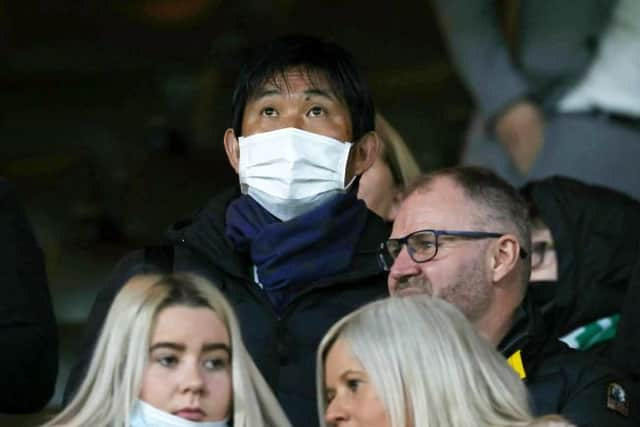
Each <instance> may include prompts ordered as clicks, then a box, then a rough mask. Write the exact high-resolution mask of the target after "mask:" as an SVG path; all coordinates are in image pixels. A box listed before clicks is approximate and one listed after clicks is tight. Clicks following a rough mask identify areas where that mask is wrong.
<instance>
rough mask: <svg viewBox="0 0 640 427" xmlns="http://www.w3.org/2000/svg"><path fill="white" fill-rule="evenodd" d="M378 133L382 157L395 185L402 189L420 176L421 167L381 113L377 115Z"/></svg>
mask: <svg viewBox="0 0 640 427" xmlns="http://www.w3.org/2000/svg"><path fill="white" fill-rule="evenodd" d="M375 123H376V133H377V134H378V136H379V137H380V139H381V140H382V146H381V147H380V150H382V151H381V152H382V157H383V159H384V160H385V161H386V162H387V164H388V165H389V169H390V170H391V175H392V176H393V180H394V183H395V184H396V185H397V186H398V187H399V188H402V187H404V186H405V185H407V184H408V183H409V182H411V181H412V180H413V179H414V178H415V177H417V176H418V175H420V166H418V162H417V161H416V158H415V157H414V156H413V154H412V153H411V150H410V149H409V146H408V145H407V143H406V142H405V140H404V138H402V136H401V135H400V133H399V132H398V131H397V130H396V129H395V128H394V127H393V126H391V124H390V123H389V122H388V121H387V119H385V118H384V116H383V115H382V114H380V113H377V114H376V118H375Z"/></svg>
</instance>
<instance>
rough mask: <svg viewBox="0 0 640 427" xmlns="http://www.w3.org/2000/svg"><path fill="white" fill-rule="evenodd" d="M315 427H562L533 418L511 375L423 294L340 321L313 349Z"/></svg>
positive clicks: (461, 323)
mask: <svg viewBox="0 0 640 427" xmlns="http://www.w3.org/2000/svg"><path fill="white" fill-rule="evenodd" d="M317 366H318V367H317V384H318V410H319V412H320V415H321V418H324V420H325V421H324V422H323V424H322V425H323V426H325V427H326V426H332V427H340V426H346V425H349V426H351V427H364V426H367V427H501V426H504V427H507V426H509V427H518V426H541V427H542V426H545V427H551V426H554V427H556V426H557V427H567V426H569V424H567V423H566V422H565V421H563V420H562V418H559V417H555V416H552V417H548V418H540V419H534V418H533V417H532V416H531V414H530V412H529V406H528V395H527V391H526V389H525V387H524V385H523V384H522V382H521V381H520V379H519V378H518V376H517V375H516V374H515V372H513V371H512V370H511V368H510V367H509V366H508V365H507V362H506V361H505V359H504V358H503V357H502V356H500V355H499V354H498V353H497V352H496V351H495V350H494V349H493V348H492V347H491V346H490V345H489V343H487V342H485V340H484V339H482V338H481V337H480V336H478V335H477V334H476V333H475V331H474V330H473V328H472V326H471V325H470V324H469V323H468V321H467V320H466V319H465V317H464V316H463V315H462V314H461V313H460V312H459V311H458V310H457V309H456V308H455V307H453V306H451V305H450V304H449V303H447V302H445V301H443V300H440V299H432V298H430V297H428V296H426V295H421V296H412V297H405V298H402V297H398V298H389V299H386V300H382V301H378V302H375V303H371V304H369V305H367V306H365V307H363V308H361V309H359V310H358V311H356V312H354V313H352V314H350V315H348V316H346V317H345V318H343V319H342V320H340V321H339V322H338V323H336V324H335V325H334V326H333V327H332V328H331V329H330V330H329V332H328V333H327V334H326V335H325V337H324V339H323V340H322V343H321V344H320V348H319V350H318V364H317Z"/></svg>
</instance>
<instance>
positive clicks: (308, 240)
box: [226, 187, 367, 312]
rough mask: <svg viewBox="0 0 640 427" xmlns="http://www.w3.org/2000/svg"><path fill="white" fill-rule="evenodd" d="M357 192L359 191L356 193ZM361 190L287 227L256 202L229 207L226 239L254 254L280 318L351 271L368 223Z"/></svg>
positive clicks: (238, 201) (246, 198) (247, 200)
mask: <svg viewBox="0 0 640 427" xmlns="http://www.w3.org/2000/svg"><path fill="white" fill-rule="evenodd" d="M356 188H357V187H356ZM356 193H357V191H355V189H352V190H351V191H349V192H347V193H345V194H340V195H337V196H336V197H334V198H332V199H330V200H328V201H327V202H325V203H323V204H322V205H321V206H319V207H317V208H315V209H313V210H311V211H309V212H307V213H305V214H303V215H300V216H298V217H296V218H293V219H291V220H289V221H285V222H282V221H280V220H279V219H277V218H276V217H274V216H273V215H271V214H270V213H269V212H268V211H267V210H265V209H264V208H263V207H262V206H260V205H259V204H258V202H256V201H255V200H254V199H252V198H251V197H250V196H247V195H242V196H240V197H239V198H238V199H236V200H234V201H233V202H232V203H230V204H229V207H228V208H227V213H226V236H227V238H228V239H229V240H230V241H231V243H232V244H233V245H234V247H235V249H236V250H237V251H239V252H248V253H249V256H250V258H251V261H252V262H253V264H255V266H256V268H257V270H258V279H259V280H260V283H261V284H262V286H263V289H264V291H265V292H266V294H267V296H268V297H269V299H270V300H271V302H272V304H273V305H274V307H275V308H276V310H277V311H278V312H281V311H282V309H284V307H285V306H286V304H287V303H288V302H289V301H290V300H291V298H292V297H293V296H294V295H295V294H296V293H298V292H300V291H301V290H303V289H304V286H305V285H306V284H309V283H311V282H316V281H318V280H320V279H323V278H325V277H329V276H332V275H334V274H337V273H340V272H342V271H345V270H346V269H347V268H348V267H349V265H350V264H351V259H352V258H353V255H354V252H355V248H356V245H357V243H358V241H359V239H360V235H361V233H362V231H363V230H364V226H365V223H366V221H367V208H366V206H365V204H364V202H363V201H361V200H359V199H357V198H356Z"/></svg>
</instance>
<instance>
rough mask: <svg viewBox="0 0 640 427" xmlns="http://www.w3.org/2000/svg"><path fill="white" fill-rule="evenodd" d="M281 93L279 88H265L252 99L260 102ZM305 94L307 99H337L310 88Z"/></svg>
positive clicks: (325, 92)
mask: <svg viewBox="0 0 640 427" xmlns="http://www.w3.org/2000/svg"><path fill="white" fill-rule="evenodd" d="M281 93H282V90H280V89H279V88H275V87H263V88H261V89H260V90H258V91H256V93H255V94H254V95H253V96H252V97H251V98H252V99H253V100H258V99H262V98H266V97H268V96H274V95H280V94H281ZM304 94H305V95H306V96H307V97H311V96H320V97H323V98H327V99H329V100H332V101H333V100H336V99H337V98H336V96H335V95H334V94H333V92H331V91H328V90H325V89H318V88H309V89H307V90H305V91H304Z"/></svg>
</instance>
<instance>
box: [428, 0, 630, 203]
mask: <svg viewBox="0 0 640 427" xmlns="http://www.w3.org/2000/svg"><path fill="white" fill-rule="evenodd" d="M432 4H433V5H434V7H435V9H436V13H437V15H438V16H439V18H440V19H439V20H440V24H441V28H442V30H443V32H444V36H445V39H446V41H447V43H448V45H449V48H450V51H451V55H452V58H453V62H454V64H455V66H456V67H457V69H458V71H459V72H460V74H461V77H462V80H463V82H464V83H465V84H466V86H467V88H468V89H469V91H470V92H471V94H472V97H473V99H474V101H475V103H476V105H477V110H478V112H477V114H476V116H475V118H474V120H473V123H472V125H471V127H470V129H469V134H468V137H467V144H466V148H465V151H464V153H463V158H462V161H463V163H466V164H475V165H481V166H486V167H489V168H491V169H493V170H495V171H496V172H498V174H500V175H501V176H502V177H503V178H505V179H507V180H508V181H509V182H510V183H511V184H513V185H515V186H520V185H522V184H523V183H524V182H525V181H527V180H531V179H540V178H544V177H547V176H550V175H566V176H569V177H572V178H576V179H579V180H581V181H584V182H586V183H591V184H598V185H602V186H605V187H609V188H613V189H616V190H618V191H621V192H624V193H626V194H629V195H631V196H632V197H634V198H636V199H640V185H638V183H639V182H640V168H638V167H637V164H636V163H637V159H638V158H640V73H639V72H638V70H640V2H638V1H637V0H584V1H581V2H580V4H579V5H578V4H575V3H573V2H565V1H558V0H505V1H494V0H478V1H471V2H469V1H466V0H433V2H432Z"/></svg>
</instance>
